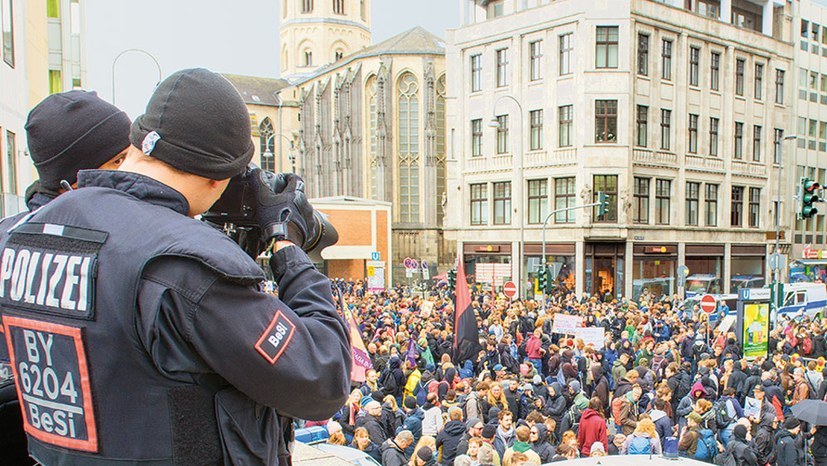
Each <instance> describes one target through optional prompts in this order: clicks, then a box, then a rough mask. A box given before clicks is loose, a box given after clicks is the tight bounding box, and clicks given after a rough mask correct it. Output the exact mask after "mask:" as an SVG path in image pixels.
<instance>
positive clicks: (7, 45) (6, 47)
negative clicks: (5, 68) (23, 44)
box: [0, 0, 14, 68]
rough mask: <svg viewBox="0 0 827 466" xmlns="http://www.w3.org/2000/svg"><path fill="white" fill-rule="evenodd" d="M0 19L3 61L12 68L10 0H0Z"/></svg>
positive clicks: (12, 48) (12, 26) (11, 12)
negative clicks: (1, 22)
mask: <svg viewBox="0 0 827 466" xmlns="http://www.w3.org/2000/svg"><path fill="white" fill-rule="evenodd" d="M2 2H3V7H2V11H0V19H2V21H3V24H2V27H3V61H5V62H6V63H8V65H9V66H11V67H12V68H14V10H13V8H12V0H2Z"/></svg>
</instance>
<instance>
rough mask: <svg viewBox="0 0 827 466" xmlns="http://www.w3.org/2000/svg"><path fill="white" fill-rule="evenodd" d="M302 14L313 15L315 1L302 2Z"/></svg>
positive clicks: (304, 0) (306, 0)
mask: <svg viewBox="0 0 827 466" xmlns="http://www.w3.org/2000/svg"><path fill="white" fill-rule="evenodd" d="M302 13H313V0H302Z"/></svg>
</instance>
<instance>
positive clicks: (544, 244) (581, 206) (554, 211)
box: [540, 202, 600, 315]
mask: <svg viewBox="0 0 827 466" xmlns="http://www.w3.org/2000/svg"><path fill="white" fill-rule="evenodd" d="M598 205H600V203H599V202H594V203H592V204H584V205H576V206H574V207H566V208H563V209H557V210H552V211H551V212H549V213H548V215H546V218H545V219H544V220H543V243H542V244H543V245H542V248H543V252H542V254H543V256H542V257H543V259H542V262H540V267H545V266H546V227H548V221H549V220H551V217H552V216H554V215H557V214H559V213H561V212H568V211H570V210H577V209H588V208H591V207H595V206H598ZM541 291H542V292H543V302H542V305H541V307H540V315H543V314H545V313H546V289H545V287H543V289H542V290H541Z"/></svg>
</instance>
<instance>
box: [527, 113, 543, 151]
mask: <svg viewBox="0 0 827 466" xmlns="http://www.w3.org/2000/svg"><path fill="white" fill-rule="evenodd" d="M529 119H530V120H531V150H540V149H542V148H543V111H542V110H532V111H531V112H529Z"/></svg>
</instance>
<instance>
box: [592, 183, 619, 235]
mask: <svg viewBox="0 0 827 466" xmlns="http://www.w3.org/2000/svg"><path fill="white" fill-rule="evenodd" d="M600 191H602V192H604V193H606V201H607V202H608V204H609V208H608V209H606V214H605V215H603V216H598V215H597V207H595V208H594V212H593V213H592V218H593V219H594V222H605V223H614V222H617V175H594V178H593V182H592V202H593V203H596V202H597V193H598V192H600Z"/></svg>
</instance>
